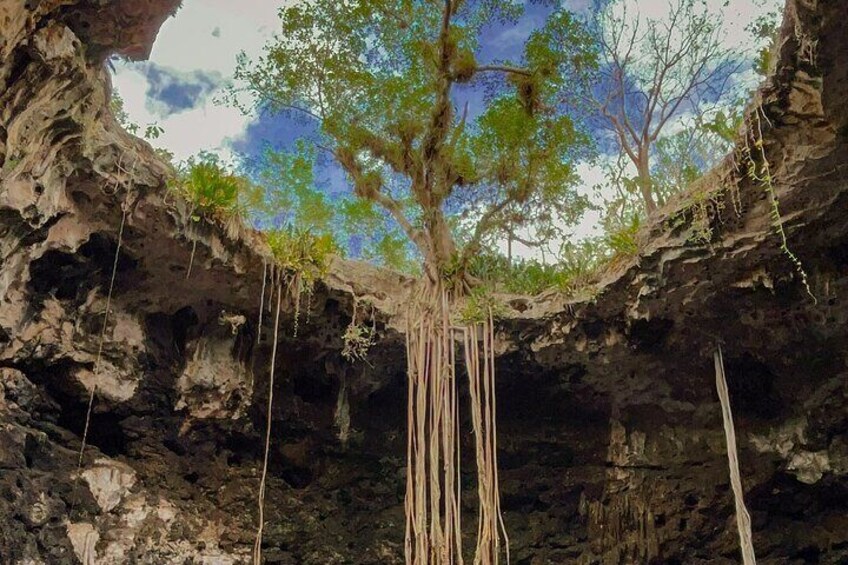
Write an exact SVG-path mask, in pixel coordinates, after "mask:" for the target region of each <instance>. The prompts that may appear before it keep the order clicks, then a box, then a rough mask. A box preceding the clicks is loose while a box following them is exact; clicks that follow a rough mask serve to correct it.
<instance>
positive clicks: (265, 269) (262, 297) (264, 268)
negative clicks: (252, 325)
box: [256, 259, 268, 345]
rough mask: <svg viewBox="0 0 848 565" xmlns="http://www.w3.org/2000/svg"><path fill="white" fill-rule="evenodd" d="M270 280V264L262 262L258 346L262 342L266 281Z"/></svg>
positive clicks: (257, 330)
mask: <svg viewBox="0 0 848 565" xmlns="http://www.w3.org/2000/svg"><path fill="white" fill-rule="evenodd" d="M267 278H268V263H267V262H266V261H265V259H263V260H262V294H260V295H259V321H258V322H257V325H256V344H257V345H258V344H259V342H261V341H262V311H263V310H264V309H265V280H266V279H267Z"/></svg>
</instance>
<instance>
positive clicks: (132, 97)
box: [113, 0, 283, 160]
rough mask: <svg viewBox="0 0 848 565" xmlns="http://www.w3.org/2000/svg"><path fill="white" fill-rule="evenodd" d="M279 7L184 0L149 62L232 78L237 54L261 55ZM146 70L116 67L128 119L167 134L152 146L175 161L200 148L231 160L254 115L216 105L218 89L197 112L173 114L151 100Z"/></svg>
mask: <svg viewBox="0 0 848 565" xmlns="http://www.w3.org/2000/svg"><path fill="white" fill-rule="evenodd" d="M281 5H283V2H280V1H279V0H277V1H274V0H239V2H233V1H232V0H186V2H185V3H184V4H183V7H182V8H181V9H180V10H179V11H178V12H177V14H176V16H174V17H173V18H170V19H168V20H167V21H166V22H165V23H164V24H163V25H162V28H161V30H160V32H159V35H158V37H157V39H156V42H155V43H154V45H153V50H152V52H151V56H150V61H151V62H153V63H155V64H157V65H159V66H161V67H166V68H168V69H170V70H172V71H173V72H174V74H175V75H185V76H188V74H189V73H194V72H196V71H198V70H199V71H204V72H205V73H217V74H218V75H220V76H221V77H223V79H224V80H225V81H226V80H229V79H231V78H232V76H233V72H234V71H235V67H236V56H237V55H238V53H239V52H240V51H244V52H245V53H247V54H248V55H249V56H251V57H257V56H258V55H259V54H260V53H261V51H262V47H263V46H264V45H265V43H266V41H267V40H268V39H270V38H271V37H272V36H273V34H274V32H275V30H276V27H277V25H278V22H279V20H278V18H277V11H278V10H279V7H280V6H281ZM143 68H144V67H143V63H142V64H134V63H125V62H118V63H116V65H115V75H114V77H113V84H114V85H115V88H116V90H117V91H118V93H119V94H120V95H121V97H122V98H123V99H124V107H125V110H126V112H127V114H128V115H129V117H130V120H132V121H133V122H135V123H138V124H140V125H141V126H142V128H143V127H144V126H146V125H147V124H150V123H154V122H156V123H158V124H159V125H160V126H161V127H162V128H163V129H164V130H165V131H164V133H163V134H162V135H161V136H160V137H159V138H158V139H156V140H154V141H153V144H154V145H155V146H158V147H163V148H165V149H168V150H169V151H171V152H172V153H174V156H175V158H176V159H177V160H182V159H185V158H187V157H190V156H191V155H195V154H196V153H198V152H199V151H201V150H206V151H212V152H214V153H218V154H219V155H221V156H222V157H224V158H225V159H231V158H232V152H231V150H230V148H229V147H230V143H231V142H232V141H233V140H235V139H238V138H239V137H241V136H242V135H243V134H244V132H245V131H246V129H247V126H248V125H249V124H250V122H251V121H252V120H253V119H255V117H254V116H244V115H242V114H241V113H240V112H239V111H238V110H235V109H233V108H229V107H222V106H218V105H216V104H215V103H214V99H215V98H216V96H217V95H219V94H221V90H220V89H219V90H217V91H214V92H212V93H211V95H209V96H205V97H203V98H202V99H201V100H200V104H199V105H198V106H197V107H196V108H193V109H189V110H184V111H180V112H177V113H169V111H168V108H166V107H164V105H163V104H161V103H157V102H155V101H152V100H150V99H149V98H148V97H147V92H148V90H149V88H150V83H149V81H148V79H147V77H146V76H145V74H144V72H143Z"/></svg>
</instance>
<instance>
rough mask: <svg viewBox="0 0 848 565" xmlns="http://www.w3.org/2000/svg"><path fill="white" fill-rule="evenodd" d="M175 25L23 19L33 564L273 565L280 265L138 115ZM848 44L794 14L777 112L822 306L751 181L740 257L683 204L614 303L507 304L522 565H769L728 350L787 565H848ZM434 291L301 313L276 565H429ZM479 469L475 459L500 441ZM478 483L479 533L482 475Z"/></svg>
mask: <svg viewBox="0 0 848 565" xmlns="http://www.w3.org/2000/svg"><path fill="white" fill-rule="evenodd" d="M175 4H176V2H174V1H164V0H160V1H154V2H130V1H129V0H125V1H108V0H101V1H94V0H64V1H47V0H43V1H41V2H22V1H21V2H18V1H12V0H0V168H1V172H0V183H2V184H0V524H2V525H3V527H2V528H0V555H1V556H2V557H3V561H4V563H5V562H9V563H33V562H34V563H39V562H43V563H50V564H53V563H76V562H83V563H133V562H137V563H184V562H196V563H242V562H247V561H248V559H249V554H250V548H251V545H252V541H253V529H254V526H255V520H256V511H255V506H256V502H255V498H256V493H257V489H258V482H259V477H258V469H259V467H260V466H261V455H262V448H263V446H262V437H263V432H264V420H265V416H266V413H265V408H264V407H265V406H266V401H267V386H268V365H269V356H270V341H271V328H270V325H269V323H268V321H269V319H270V318H271V316H270V315H269V313H268V312H267V310H266V312H265V315H264V316H263V319H264V323H263V324H262V326H261V327H259V324H258V313H259V302H260V295H261V293H262V273H263V262H265V261H267V260H266V259H265V258H266V257H267V256H268V250H267V247H266V245H265V243H264V242H263V241H262V240H261V238H260V237H258V236H257V235H256V234H255V233H252V232H250V231H249V230H245V229H242V228H240V227H238V226H234V225H230V226H226V225H221V224H219V223H217V222H215V221H206V220H203V221H200V222H194V221H192V220H191V214H189V212H188V206H187V205H186V204H185V203H184V202H179V201H174V200H173V197H166V191H165V189H164V182H165V178H166V175H167V170H166V167H165V166H164V165H163V164H161V163H160V162H159V161H158V160H157V159H156V157H155V156H154V155H153V153H152V151H151V150H150V148H149V147H148V146H147V145H146V144H145V143H143V142H141V141H139V140H137V139H134V138H132V137H130V136H128V135H127V134H126V133H125V132H123V131H121V130H120V128H119V127H118V126H117V124H116V123H115V121H114V119H113V118H112V117H111V115H110V114H109V112H108V99H109V97H108V87H107V84H108V79H107V75H106V73H105V71H104V70H103V67H102V65H103V60H104V58H105V57H106V56H107V55H108V54H110V53H122V54H125V55H127V56H131V57H144V56H145V55H146V54H147V53H148V52H149V49H150V45H151V44H152V41H153V38H154V36H155V34H156V31H157V30H158V27H159V25H160V24H161V22H162V21H163V20H164V19H165V18H166V17H167V16H168V15H169V14H170V13H171V12H172V11H173V10H174V8H175ZM846 17H848V5H846V4H845V3H844V2H841V1H840V0H827V1H826V0H819V1H818V2H806V1H802V0H790V1H789V3H788V6H787V12H786V19H785V23H784V26H783V32H782V42H781V46H780V51H779V57H778V59H779V63H778V66H777V70H776V72H775V74H774V76H773V77H772V78H771V79H770V80H769V81H768V83H767V84H766V85H765V86H764V87H763V89H762V90H761V92H760V95H759V104H758V108H759V110H756V109H752V111H751V121H752V123H753V120H755V119H756V113H755V112H757V111H759V112H760V114H759V115H760V119H761V122H762V124H761V125H762V129H763V139H762V141H763V146H764V148H765V151H766V155H767V157H768V160H769V162H770V163H771V166H772V172H773V175H774V178H775V181H774V191H775V193H776V195H777V196H778V197H779V199H780V207H781V212H782V214H783V218H784V220H783V223H784V226H785V229H786V232H787V235H788V238H789V245H790V247H791V249H792V251H793V252H794V253H795V254H796V255H797V256H798V257H799V258H800V259H801V261H802V263H803V265H804V269H805V270H806V272H807V274H808V275H809V286H810V289H811V291H812V293H813V294H814V295H815V297H816V299H817V302H815V303H814V302H813V300H812V299H810V297H809V296H807V294H806V292H805V290H804V287H803V286H802V285H801V284H800V281H799V277H798V274H797V272H796V271H795V269H794V267H793V265H792V263H791V262H790V261H789V260H788V258H787V257H786V255H785V254H783V253H782V252H781V251H780V249H779V243H780V241H779V238H778V237H777V236H776V234H775V231H774V229H773V226H772V220H771V217H770V211H771V204H770V198H769V195H768V193H767V192H766V190H765V189H764V188H763V187H762V186H759V185H756V184H752V183H751V182H750V181H749V180H748V179H747V178H745V175H744V174H740V173H739V172H738V171H737V167H736V166H735V165H740V167H741V170H742V173H744V162H742V157H741V154H739V153H737V155H736V156H735V160H734V158H731V159H728V161H727V162H726V163H725V164H724V165H723V166H722V167H719V168H718V169H717V170H716V171H714V173H712V174H711V175H709V176H708V177H707V178H706V179H704V181H703V183H702V186H701V187H700V188H701V189H702V190H705V191H706V192H707V194H708V196H709V198H708V201H709V202H710V203H711V204H710V207H709V208H708V218H709V222H710V226H709V227H711V229H712V235H711V237H710V241H709V242H708V243H699V242H698V241H700V240H697V238H693V237H692V234H693V232H694V231H695V230H697V229H702V228H703V226H700V227H699V226H693V221H692V216H693V214H692V212H691V208H690V207H687V204H686V203H685V202H680V203H677V204H675V205H672V206H670V207H669V209H668V210H667V212H666V215H665V216H663V217H662V218H661V219H660V220H658V221H657V223H656V225H655V226H654V227H653V229H652V233H651V238H650V240H649V242H648V243H647V244H646V245H645V247H644V249H643V250H642V252H641V253H640V255H639V257H637V258H633V259H632V260H630V261H629V262H623V263H621V264H619V265H618V266H617V267H616V268H615V269H613V270H611V271H610V272H609V273H608V274H607V276H606V277H605V280H604V281H603V284H602V285H601V288H600V291H599V292H598V295H597V296H596V297H595V298H594V299H593V300H592V301H589V302H580V301H569V300H567V299H565V298H563V297H561V296H557V295H554V294H550V295H544V296H541V297H536V298H526V297H505V300H506V301H507V302H508V303H509V304H510V305H511V306H512V308H513V311H512V312H511V314H510V316H509V317H508V318H507V319H505V320H503V321H502V322H501V324H500V327H499V344H500V348H501V352H500V355H499V358H498V371H499V373H498V409H499V420H498V426H499V447H500V454H499V455H500V464H501V472H500V476H501V481H502V497H503V508H504V511H505V519H506V522H507V527H508V530H509V533H510V538H511V542H512V543H511V547H512V559H513V562H514V563H522V564H536V563H570V562H583V563H632V562H639V563H647V562H656V563H687V564H689V563H700V562H710V563H722V562H726V563H732V562H738V551H737V549H736V546H737V542H736V533H735V531H736V530H735V524H734V519H733V501H732V497H731V494H730V487H729V480H728V473H727V463H726V460H725V457H724V454H723V453H724V452H723V449H724V443H723V442H724V436H723V432H722V430H721V415H720V410H719V406H718V403H717V398H716V396H715V393H714V388H713V373H712V361H711V355H712V351H713V349H714V348H715V344H716V343H717V342H720V343H722V344H723V349H724V356H725V359H726V363H727V373H728V380H729V386H730V392H731V398H732V401H733V409H734V415H735V418H736V423H737V428H738V429H737V435H738V437H739V442H740V451H741V453H740V458H741V465H742V475H743V482H744V485H745V488H746V497H747V501H748V506H749V509H750V510H751V514H752V518H753V529H754V543H755V547H756V549H757V553H758V557H759V559H760V562H763V563H843V562H846V560H848V518H846V514H845V508H846V507H848V480H846V473H848V438H846V431H848V409H846V406H848V403H846V400H847V399H846V396H848V391H847V390H846V382H848V381H847V380H846V377H848V369H846V361H845V351H846V349H845V345H844V344H845V343H846V337H848V336H846V329H845V328H846V327H848V326H846V322H848V319H846V318H848V307H846V305H845V302H844V298H843V296H844V295H845V293H846V290H848V289H846V286H848V216H846V214H845V210H846V209H848V181H846V172H848V158H846V157H848V151H846V149H848V64H846V61H848V39H846V36H845V34H844V33H843V31H842V30H843V27H844V26H843V24H844V21H845V20H846ZM743 137H747V138H748V139H747V142H748V144H749V145H751V144H753V143H754V142H755V141H756V140H754V139H752V138H751V136H750V135H749V134H743ZM744 145H745V143H744V142H740V147H743V146H744ZM740 162H741V164H740ZM122 223H123V230H121V225H122ZM119 234H120V235H119ZM119 240H120V248H119V247H118V241H119ZM193 247H196V256H195V258H194V268H193V269H192V273H191V276H190V277H189V278H188V279H187V278H186V272H187V267H188V264H189V261H190V258H191V255H192V248H193ZM116 257H117V263H116V265H117V268H116V277H115V281H114V291H113V294H112V299H111V307H110V315H109V318H108V324H107V326H106V331H105V332H104V333H103V341H102V351H101V355H100V362H99V363H98V362H97V359H98V351H99V350H101V347H100V346H101V339H100V336H101V329H102V326H103V319H104V312H105V309H106V301H107V294H108V288H109V285H110V282H111V281H110V279H111V272H112V265H113V262H114V261H115V258H116ZM410 286H411V282H410V281H408V280H406V279H404V278H403V277H401V276H399V275H396V274H393V273H390V272H387V271H383V270H379V269H375V268H372V267H369V266H367V265H362V264H358V263H353V262H343V261H337V262H336V263H334V265H333V266H332V268H331V271H330V274H329V275H328V276H327V278H326V279H325V280H324V281H322V282H321V283H320V284H319V285H318V287H317V288H316V291H315V294H314V296H313V297H312V300H311V303H310V304H309V305H308V307H305V308H304V310H305V312H304V313H303V314H302V315H301V319H300V323H299V334H298V337H297V338H294V337H293V335H292V334H293V326H294V319H293V318H294V316H293V312H292V311H291V309H290V308H289V309H287V310H286V312H285V313H284V315H283V323H282V327H281V334H282V335H281V336H280V348H279V349H280V354H281V357H282V359H278V363H277V367H278V370H277V375H276V383H277V384H276V389H275V391H274V392H275V403H274V409H273V414H272V416H273V422H274V425H273V429H272V438H273V443H272V447H271V462H270V471H269V485H268V493H267V507H266V516H267V520H268V521H267V525H266V533H265V544H266V550H265V552H264V556H265V557H266V559H267V561H268V562H269V563H316V564H318V563H320V564H324V563H392V562H400V561H401V560H402V546H403V524H404V521H403V492H404V464H405V441H406V440H405V432H404V427H405V402H406V388H405V384H404V374H403V371H404V350H403V336H402V330H403V327H404V323H405V322H404V318H403V316H404V307H403V305H404V303H405V300H406V296H407V293H408V292H409V288H410ZM354 295H355V296H357V297H359V298H364V299H367V300H368V301H370V302H371V303H372V304H373V305H374V312H373V314H374V316H375V318H376V327H377V330H378V333H379V340H378V342H377V344H376V345H375V346H374V348H373V349H372V351H371V353H370V355H369V358H368V363H357V364H353V365H351V364H349V363H346V362H344V361H343V359H342V358H341V355H340V352H341V349H342V345H343V344H342V340H341V336H342V334H343V333H344V329H345V327H346V325H347V324H348V322H349V320H350V316H351V313H352V305H353V300H354V299H353V297H354ZM267 299H268V297H267V295H266V305H267ZM306 311H308V314H307V313H306ZM307 316H308V319H307ZM95 386H96V395H95V396H96V401H95V404H94V411H93V414H92V421H91V428H90V430H89V436H88V437H89V441H90V445H91V448H90V449H89V450H87V452H86V456H85V458H84V462H83V465H82V469H81V473H80V474H79V476H78V473H77V456H78V450H79V445H80V436H81V434H82V431H83V426H84V421H85V411H86V403H87V398H88V394H89V392H90V391H91V390H92V388H94V387H95ZM463 400H464V401H465V402H466V403H467V400H465V399H463ZM463 429H465V430H470V425H468V423H467V422H465V423H464V425H463ZM462 445H463V449H464V452H465V453H466V454H467V455H469V456H470V455H471V454H472V437H471V436H470V433H469V434H466V435H465V436H464V437H463V438H462ZM462 468H463V472H462V478H463V487H464V493H463V505H464V508H465V510H466V511H467V512H468V516H467V517H466V518H465V519H464V521H463V523H464V525H465V527H466V529H467V530H468V534H469V536H470V535H472V530H473V528H474V526H475V523H474V516H473V514H472V513H473V510H474V490H475V486H474V473H473V460H472V458H471V457H466V458H465V459H464V460H463V465H462Z"/></svg>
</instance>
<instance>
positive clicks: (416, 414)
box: [404, 284, 462, 565]
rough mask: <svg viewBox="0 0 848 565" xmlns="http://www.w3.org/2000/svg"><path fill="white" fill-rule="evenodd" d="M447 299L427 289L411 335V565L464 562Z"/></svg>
mask: <svg viewBox="0 0 848 565" xmlns="http://www.w3.org/2000/svg"><path fill="white" fill-rule="evenodd" d="M448 302H449V300H448V296H447V292H446V291H445V289H444V288H443V287H442V286H441V285H440V284H427V285H425V287H423V288H422V290H421V293H420V295H419V297H418V299H417V300H414V301H413V303H412V311H411V312H410V317H409V327H408V330H407V343H406V345H407V371H408V378H409V388H408V398H407V400H408V412H407V427H408V444H407V482H406V500H405V509H406V537H405V547H404V549H405V555H406V562H407V563H408V564H414V565H419V564H420V565H424V564H430V563H433V564H436V563H439V564H441V563H444V564H448V563H461V562H462V543H461V535H460V519H459V513H460V505H459V489H460V483H459V480H458V468H459V465H458V462H459V443H458V442H457V440H456V437H457V433H456V432H457V427H458V418H457V415H458V407H457V390H456V372H455V367H454V364H453V361H454V353H453V345H454V344H453V339H452V335H451V327H450V320H449V315H450V312H449V310H448Z"/></svg>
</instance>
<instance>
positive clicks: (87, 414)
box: [68, 153, 137, 516]
mask: <svg viewBox="0 0 848 565" xmlns="http://www.w3.org/2000/svg"><path fill="white" fill-rule="evenodd" d="M123 159H124V154H123V153H122V154H121V156H120V158H119V159H118V163H117V167H116V168H117V169H118V171H120V172H123V173H124V174H128V179H129V185H128V187H127V196H126V198H125V200H124V203H123V204H122V205H121V223H120V225H119V227H118V238H117V241H116V243H115V256H114V259H113V260H112V273H111V275H110V277H109V290H108V292H107V293H106V307H105V310H104V312H103V324H102V325H101V326H100V337H99V338H98V343H97V355H96V356H95V358H94V367H93V369H92V376H93V378H92V383H91V391H89V395H88V406H87V407H86V411H85V425H84V426H83V431H82V440H81V442H80V451H79V458H78V460H77V474H76V477H77V479H79V478H80V477H81V471H82V462H83V457H84V456H85V447H86V445H87V443H88V431H89V428H90V427H91V414H92V411H93V409H94V398H95V395H96V394H97V376H98V375H99V373H100V364H101V361H102V358H103V344H104V342H105V340H106V329H107V328H108V327H109V311H110V310H111V308H112V294H113V293H114V290H115V278H116V276H117V274H118V261H119V259H120V256H121V248H122V246H123V242H124V226H126V223H127V214H128V213H129V209H130V203H129V200H130V193H131V192H132V181H133V176H134V175H135V168H136V165H137V162H135V163H133V166H132V170H131V171H129V172H128V171H127V170H126V169H125V168H124V167H123V166H122V163H123ZM111 188H112V190H113V192H112V193H111V194H114V193H116V192H117V190H118V181H117V180H115V181H114V183H113V184H112V187H111ZM105 192H106V193H107V194H109V189H108V188H107V189H106V190H105ZM76 501H77V499H76V496H75V497H74V501H73V502H72V503H71V508H70V510H69V512H68V515H69V516H70V515H71V514H73V510H74V506H75V504H76Z"/></svg>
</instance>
